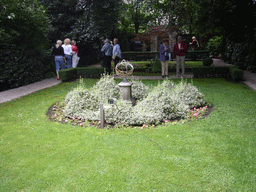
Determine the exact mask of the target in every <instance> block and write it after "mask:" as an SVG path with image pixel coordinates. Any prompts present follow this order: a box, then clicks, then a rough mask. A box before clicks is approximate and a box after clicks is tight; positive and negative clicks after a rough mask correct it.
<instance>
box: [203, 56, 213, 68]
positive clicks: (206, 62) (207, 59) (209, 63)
mask: <svg viewBox="0 0 256 192" xmlns="http://www.w3.org/2000/svg"><path fill="white" fill-rule="evenodd" d="M212 63H213V60H212V58H210V57H207V58H205V59H204V60H203V66H211V64H212Z"/></svg>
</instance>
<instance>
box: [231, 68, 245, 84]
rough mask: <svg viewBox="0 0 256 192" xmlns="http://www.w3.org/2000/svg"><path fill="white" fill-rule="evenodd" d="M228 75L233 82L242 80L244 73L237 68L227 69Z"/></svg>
mask: <svg viewBox="0 0 256 192" xmlns="http://www.w3.org/2000/svg"><path fill="white" fill-rule="evenodd" d="M229 74H230V77H231V79H232V80H234V81H242V80H243V78H244V71H243V70H241V69H238V68H237V67H229Z"/></svg>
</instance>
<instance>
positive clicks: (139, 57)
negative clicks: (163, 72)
mask: <svg viewBox="0 0 256 192" xmlns="http://www.w3.org/2000/svg"><path fill="white" fill-rule="evenodd" d="M158 54H159V52H157V51H155V52H154V51H152V52H151V51H146V52H138V51H130V52H122V58H123V59H125V60H129V61H131V60H132V61H148V60H151V59H153V58H155V57H157V56H158Z"/></svg>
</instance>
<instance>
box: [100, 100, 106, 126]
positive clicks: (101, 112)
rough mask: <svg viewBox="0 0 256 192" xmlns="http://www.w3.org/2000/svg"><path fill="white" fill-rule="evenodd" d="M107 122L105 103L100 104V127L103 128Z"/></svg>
mask: <svg viewBox="0 0 256 192" xmlns="http://www.w3.org/2000/svg"><path fill="white" fill-rule="evenodd" d="M104 124H105V114H104V105H103V103H101V104H100V128H101V129H103V128H104Z"/></svg>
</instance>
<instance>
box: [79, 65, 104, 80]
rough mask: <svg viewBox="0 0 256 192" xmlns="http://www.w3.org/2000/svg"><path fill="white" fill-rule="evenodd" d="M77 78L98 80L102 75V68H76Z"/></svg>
mask: <svg viewBox="0 0 256 192" xmlns="http://www.w3.org/2000/svg"><path fill="white" fill-rule="evenodd" d="M76 71H77V78H79V77H80V76H81V77H84V78H100V76H101V74H103V73H104V68H103V67H78V68H76Z"/></svg>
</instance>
